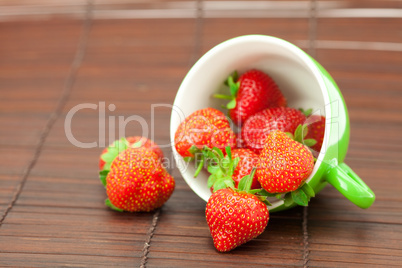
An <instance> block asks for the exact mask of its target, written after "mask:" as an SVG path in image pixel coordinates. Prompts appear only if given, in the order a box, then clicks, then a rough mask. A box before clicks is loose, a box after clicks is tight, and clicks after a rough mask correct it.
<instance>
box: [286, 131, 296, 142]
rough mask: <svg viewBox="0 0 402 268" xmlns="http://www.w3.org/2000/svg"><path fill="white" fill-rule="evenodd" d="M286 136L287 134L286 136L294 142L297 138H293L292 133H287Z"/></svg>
mask: <svg viewBox="0 0 402 268" xmlns="http://www.w3.org/2000/svg"><path fill="white" fill-rule="evenodd" d="M285 134H286V136H288V137H289V138H291V139H292V140H294V139H295V137H294V136H293V134H292V133H290V132H285Z"/></svg>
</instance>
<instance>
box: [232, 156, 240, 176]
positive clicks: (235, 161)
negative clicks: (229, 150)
mask: <svg viewBox="0 0 402 268" xmlns="http://www.w3.org/2000/svg"><path fill="white" fill-rule="evenodd" d="M239 162H240V157H236V158H235V159H233V161H232V162H231V167H230V171H231V172H230V173H231V174H232V175H233V173H234V171H235V169H236V167H237V165H238V164H239Z"/></svg>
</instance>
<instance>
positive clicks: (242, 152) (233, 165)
mask: <svg viewBox="0 0 402 268" xmlns="http://www.w3.org/2000/svg"><path fill="white" fill-rule="evenodd" d="M210 152H212V154H214V155H212V156H209V158H210V159H211V160H212V161H211V162H210V163H209V165H208V171H209V172H210V173H211V176H210V177H209V178H208V186H209V187H211V190H212V192H215V191H217V190H219V189H222V188H226V187H227V185H229V186H232V187H235V188H238V186H239V182H240V181H241V179H242V178H243V177H244V176H246V175H249V174H250V173H251V171H252V170H253V168H254V167H258V162H259V158H258V155H257V154H255V153H254V152H253V151H251V150H249V149H233V150H231V149H230V147H228V148H226V152H227V155H226V156H224V155H223V153H222V152H221V151H218V149H217V148H213V150H210ZM210 154H211V153H210ZM207 157H208V156H207ZM233 182H234V184H233ZM260 188H261V185H260V183H259V182H258V180H257V177H254V178H253V181H252V184H251V189H260Z"/></svg>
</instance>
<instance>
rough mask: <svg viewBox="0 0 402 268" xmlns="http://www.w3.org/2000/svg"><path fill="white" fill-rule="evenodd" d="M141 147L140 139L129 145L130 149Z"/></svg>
mask: <svg viewBox="0 0 402 268" xmlns="http://www.w3.org/2000/svg"><path fill="white" fill-rule="evenodd" d="M141 146H142V140H141V139H140V140H139V141H137V142H136V143H134V144H132V145H130V147H131V148H140V147H141Z"/></svg>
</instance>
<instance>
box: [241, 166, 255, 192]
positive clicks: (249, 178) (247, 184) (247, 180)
mask: <svg viewBox="0 0 402 268" xmlns="http://www.w3.org/2000/svg"><path fill="white" fill-rule="evenodd" d="M256 170H257V168H255V167H253V169H252V170H251V172H250V174H249V175H246V176H244V177H243V178H242V179H241V180H240V182H239V185H238V186H237V188H238V189H239V191H245V192H247V193H248V192H249V191H250V189H251V184H253V178H254V175H255V172H256Z"/></svg>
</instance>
